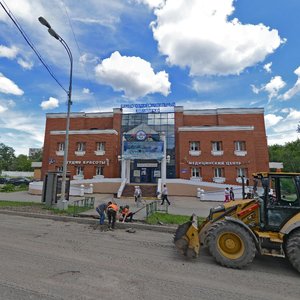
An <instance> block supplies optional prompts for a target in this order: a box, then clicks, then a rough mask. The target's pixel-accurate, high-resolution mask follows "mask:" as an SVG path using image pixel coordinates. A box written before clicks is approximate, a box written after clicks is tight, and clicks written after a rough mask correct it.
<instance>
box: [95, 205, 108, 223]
mask: <svg viewBox="0 0 300 300" xmlns="http://www.w3.org/2000/svg"><path fill="white" fill-rule="evenodd" d="M106 208H107V203H100V204H99V205H98V206H97V207H96V211H97V213H98V214H99V216H100V220H99V221H100V225H103V224H104V220H105V211H106Z"/></svg>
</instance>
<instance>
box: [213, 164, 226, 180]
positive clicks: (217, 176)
mask: <svg viewBox="0 0 300 300" xmlns="http://www.w3.org/2000/svg"><path fill="white" fill-rule="evenodd" d="M213 172H214V177H213V181H214V182H216V183H223V182H225V180H226V178H225V169H224V168H218V167H216V168H214V169H213Z"/></svg>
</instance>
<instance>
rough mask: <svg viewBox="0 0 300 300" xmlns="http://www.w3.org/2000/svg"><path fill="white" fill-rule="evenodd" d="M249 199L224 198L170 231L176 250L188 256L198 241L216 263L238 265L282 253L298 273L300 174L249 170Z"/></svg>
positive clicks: (193, 254)
mask: <svg viewBox="0 0 300 300" xmlns="http://www.w3.org/2000/svg"><path fill="white" fill-rule="evenodd" d="M253 182H254V185H253V197H252V199H242V200H236V201H230V202H228V203H224V204H223V205H220V206H217V207H215V208H212V209H211V210H210V213H209V216H208V217H207V218H206V220H205V221H204V222H203V223H201V224H200V226H199V225H198V222H197V217H196V216H195V215H193V216H192V217H191V220H190V221H189V222H187V223H184V224H182V225H180V226H179V227H178V228H177V230H176V233H175V237H174V243H175V246H176V247H177V249H178V250H179V251H180V252H181V253H182V254H183V255H185V256H187V257H189V258H195V257H197V256H198V254H199V250H200V245H201V246H205V247H208V250H209V252H210V254H211V255H212V256H213V257H214V259H215V260H216V261H217V262H218V263H219V264H220V265H222V266H225V267H228V268H236V269H240V268H243V267H245V266H247V265H248V264H249V263H251V262H252V261H253V259H254V256H255V254H256V252H258V253H260V254H262V255H270V256H276V257H286V258H287V259H288V260H289V262H290V263H291V265H292V266H293V267H294V268H295V269H296V270H297V271H298V272H300V173H275V172H260V173H256V174H253Z"/></svg>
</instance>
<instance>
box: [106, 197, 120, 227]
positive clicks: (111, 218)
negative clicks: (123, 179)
mask: <svg viewBox="0 0 300 300" xmlns="http://www.w3.org/2000/svg"><path fill="white" fill-rule="evenodd" d="M107 204H108V205H107V218H108V229H114V228H115V223H116V216H117V212H118V210H119V208H118V205H117V204H116V203H112V202H111V201H109V202H108V203H107Z"/></svg>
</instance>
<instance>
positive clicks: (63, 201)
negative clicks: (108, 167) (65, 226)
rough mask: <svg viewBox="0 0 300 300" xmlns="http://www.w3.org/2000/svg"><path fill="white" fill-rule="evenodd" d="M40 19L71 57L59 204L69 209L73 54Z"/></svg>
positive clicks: (46, 22) (63, 41) (60, 206)
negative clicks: (67, 189) (67, 188)
mask: <svg viewBox="0 0 300 300" xmlns="http://www.w3.org/2000/svg"><path fill="white" fill-rule="evenodd" d="M38 20H39V22H40V23H41V24H42V25H44V26H46V27H47V28H48V32H49V34H50V35H52V36H53V37H54V38H55V39H57V40H58V41H59V42H60V43H61V44H62V45H63V47H64V48H65V50H66V51H67V53H68V56H69V59H70V80H69V90H65V89H64V91H65V92H66V94H67V95H68V110H67V124H66V137H65V147H64V160H63V174H62V182H61V197H60V201H61V203H60V204H61V205H59V208H61V209H67V207H68V201H67V200H66V199H65V198H66V180H67V164H68V150H69V128H70V110H71V105H72V101H71V95H72V75H73V56H72V52H71V50H70V48H69V46H68V44H67V43H66V42H65V40H64V39H63V38H62V37H61V36H60V35H59V34H57V33H56V32H55V30H54V29H53V28H52V27H51V25H50V24H49V23H48V21H47V20H46V19H44V18H43V17H39V18H38Z"/></svg>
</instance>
